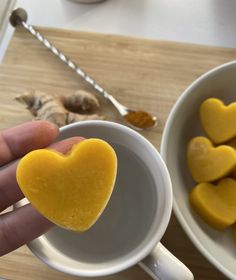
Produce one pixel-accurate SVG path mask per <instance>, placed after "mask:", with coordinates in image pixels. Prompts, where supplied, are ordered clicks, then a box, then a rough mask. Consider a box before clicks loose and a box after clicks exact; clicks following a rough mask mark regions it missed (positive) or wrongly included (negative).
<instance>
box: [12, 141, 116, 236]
mask: <svg viewBox="0 0 236 280" xmlns="http://www.w3.org/2000/svg"><path fill="white" fill-rule="evenodd" d="M116 172H117V158H116V154H115V151H114V150H113V148H112V147H111V146H110V145H109V144H108V143H107V142H105V141H103V140H100V139H87V140H83V141H82V142H80V143H79V144H76V145H75V146H74V147H73V149H72V150H71V152H70V153H68V154H67V155H63V154H60V153H58V152H55V151H52V150H47V149H40V150H35V151H33V152H30V153H29V154H27V155H26V156H25V157H23V158H22V159H21V161H20V162H19V164H18V167H17V174H16V175H17V182H18V184H19V186H20V188H21V190H22V192H23V193H24V195H25V196H26V198H28V200H29V201H30V202H31V204H32V205H33V206H34V207H35V208H36V209H37V210H38V211H39V212H40V213H41V214H42V215H44V216H45V217H46V218H47V219H49V220H50V221H52V222H53V223H55V224H57V225H58V226H61V227H64V228H66V229H70V230H75V231H85V230H87V229H89V228H90V227H91V226H92V225H93V224H94V223H95V222H96V220H97V219H98V218H99V216H100V215H101V213H102V212H103V210H104V208H105V206H106V205H107V203H108V200H109V198H110V196H111V193H112V190H113V187H114V184H115V179H116Z"/></svg>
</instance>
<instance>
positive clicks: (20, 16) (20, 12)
mask: <svg viewBox="0 0 236 280" xmlns="http://www.w3.org/2000/svg"><path fill="white" fill-rule="evenodd" d="M26 21H27V13H26V11H25V10H24V9H22V8H18V9H16V10H15V11H13V13H12V14H11V16H10V22H11V24H12V25H13V26H14V27H16V26H17V25H21V26H22V27H24V28H25V29H26V30H27V31H29V32H30V33H31V34H32V35H33V36H34V37H35V38H36V39H38V40H39V41H40V42H41V43H42V44H43V45H44V46H45V47H46V48H48V49H49V50H50V51H51V52H52V53H53V54H54V55H55V56H57V57H58V58H59V59H60V60H61V61H62V62H64V63H65V64H66V65H67V66H69V67H70V68H71V69H72V70H74V71H75V72H76V74H78V75H79V76H80V77H81V78H83V79H84V80H85V81H86V82H87V83H88V84H90V85H91V86H92V87H93V88H94V89H95V90H96V91H97V92H99V93H100V94H101V95H102V96H103V97H105V98H107V99H109V100H110V101H111V95H110V94H108V93H107V92H106V91H105V89H104V88H103V87H102V86H100V85H99V84H98V83H97V82H96V81H95V80H94V79H93V78H91V77H90V76H89V75H88V74H87V73H86V72H84V71H83V70H82V69H81V68H80V67H79V66H78V65H77V64H76V63H75V62H74V61H72V60H71V59H69V58H68V57H67V56H66V55H64V54H63V53H62V52H61V51H60V50H59V49H58V48H56V47H55V46H54V45H53V44H52V43H51V42H50V41H49V40H48V39H47V38H45V37H44V36H43V35H42V34H41V33H40V32H39V31H38V30H36V29H35V28H34V27H33V26H32V25H29V24H27V22H26ZM111 102H112V101H111ZM112 103H113V102H112Z"/></svg>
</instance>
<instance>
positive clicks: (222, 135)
mask: <svg viewBox="0 0 236 280" xmlns="http://www.w3.org/2000/svg"><path fill="white" fill-rule="evenodd" d="M200 119H201V124H202V127H203V129H204V131H205V132H206V134H207V135H208V137H209V138H210V139H211V140H212V141H213V142H214V143H216V144H221V143H224V142H226V141H228V140H230V139H232V138H233V137H235V136H236V125H235V120H236V102H233V103H231V104H230V105H228V106H225V105H224V103H223V102H222V101H221V100H220V99H217V98H208V99H206V100H205V101H204V102H203V103H202V104H201V107H200Z"/></svg>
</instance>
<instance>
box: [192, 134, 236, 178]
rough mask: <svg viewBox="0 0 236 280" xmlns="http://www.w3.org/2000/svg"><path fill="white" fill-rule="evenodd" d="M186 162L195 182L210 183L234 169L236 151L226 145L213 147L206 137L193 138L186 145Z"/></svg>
mask: <svg viewBox="0 0 236 280" xmlns="http://www.w3.org/2000/svg"><path fill="white" fill-rule="evenodd" d="M187 161H188V166H189V170H190V173H191V175H192V177H193V179H194V180H195V181H196V182H198V183H202V182H211V181H215V180H218V179H220V178H222V177H224V176H226V175H227V174H229V173H230V172H231V171H232V170H233V169H234V168H235V166H236V151H235V150H234V149H233V148H232V147H229V146H226V145H221V146H218V147H213V145H212V143H211V142H210V140H208V139H207V138H206V137H202V136H200V137H195V138H193V139H192V140H191V141H190V142H189V144H188V147H187Z"/></svg>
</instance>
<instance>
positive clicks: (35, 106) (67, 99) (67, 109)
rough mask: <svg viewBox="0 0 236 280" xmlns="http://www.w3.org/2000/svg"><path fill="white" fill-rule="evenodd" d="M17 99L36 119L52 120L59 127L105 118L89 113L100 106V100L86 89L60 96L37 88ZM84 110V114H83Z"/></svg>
mask: <svg viewBox="0 0 236 280" xmlns="http://www.w3.org/2000/svg"><path fill="white" fill-rule="evenodd" d="M16 100H17V101H18V102H20V103H23V104H26V105H27V109H28V110H29V111H30V112H31V114H32V115H33V116H35V118H36V119H40V120H48V121H51V122H53V123H55V124H56V125H58V126H59V127H61V126H64V125H66V124H69V123H73V122H78V121H83V120H98V119H104V117H103V116H99V115H97V114H88V113H91V112H94V111H95V110H96V109H98V108H99V102H98V100H97V99H96V97H95V96H93V95H92V94H91V93H89V92H86V91H84V90H78V91H76V92H75V93H74V94H72V95H69V96H60V97H55V96H52V95H49V94H47V93H44V92H41V91H38V90H35V91H29V92H25V93H23V94H21V95H19V96H16ZM75 112H79V113H75ZM82 112H83V113H84V114H81V113H82Z"/></svg>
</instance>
